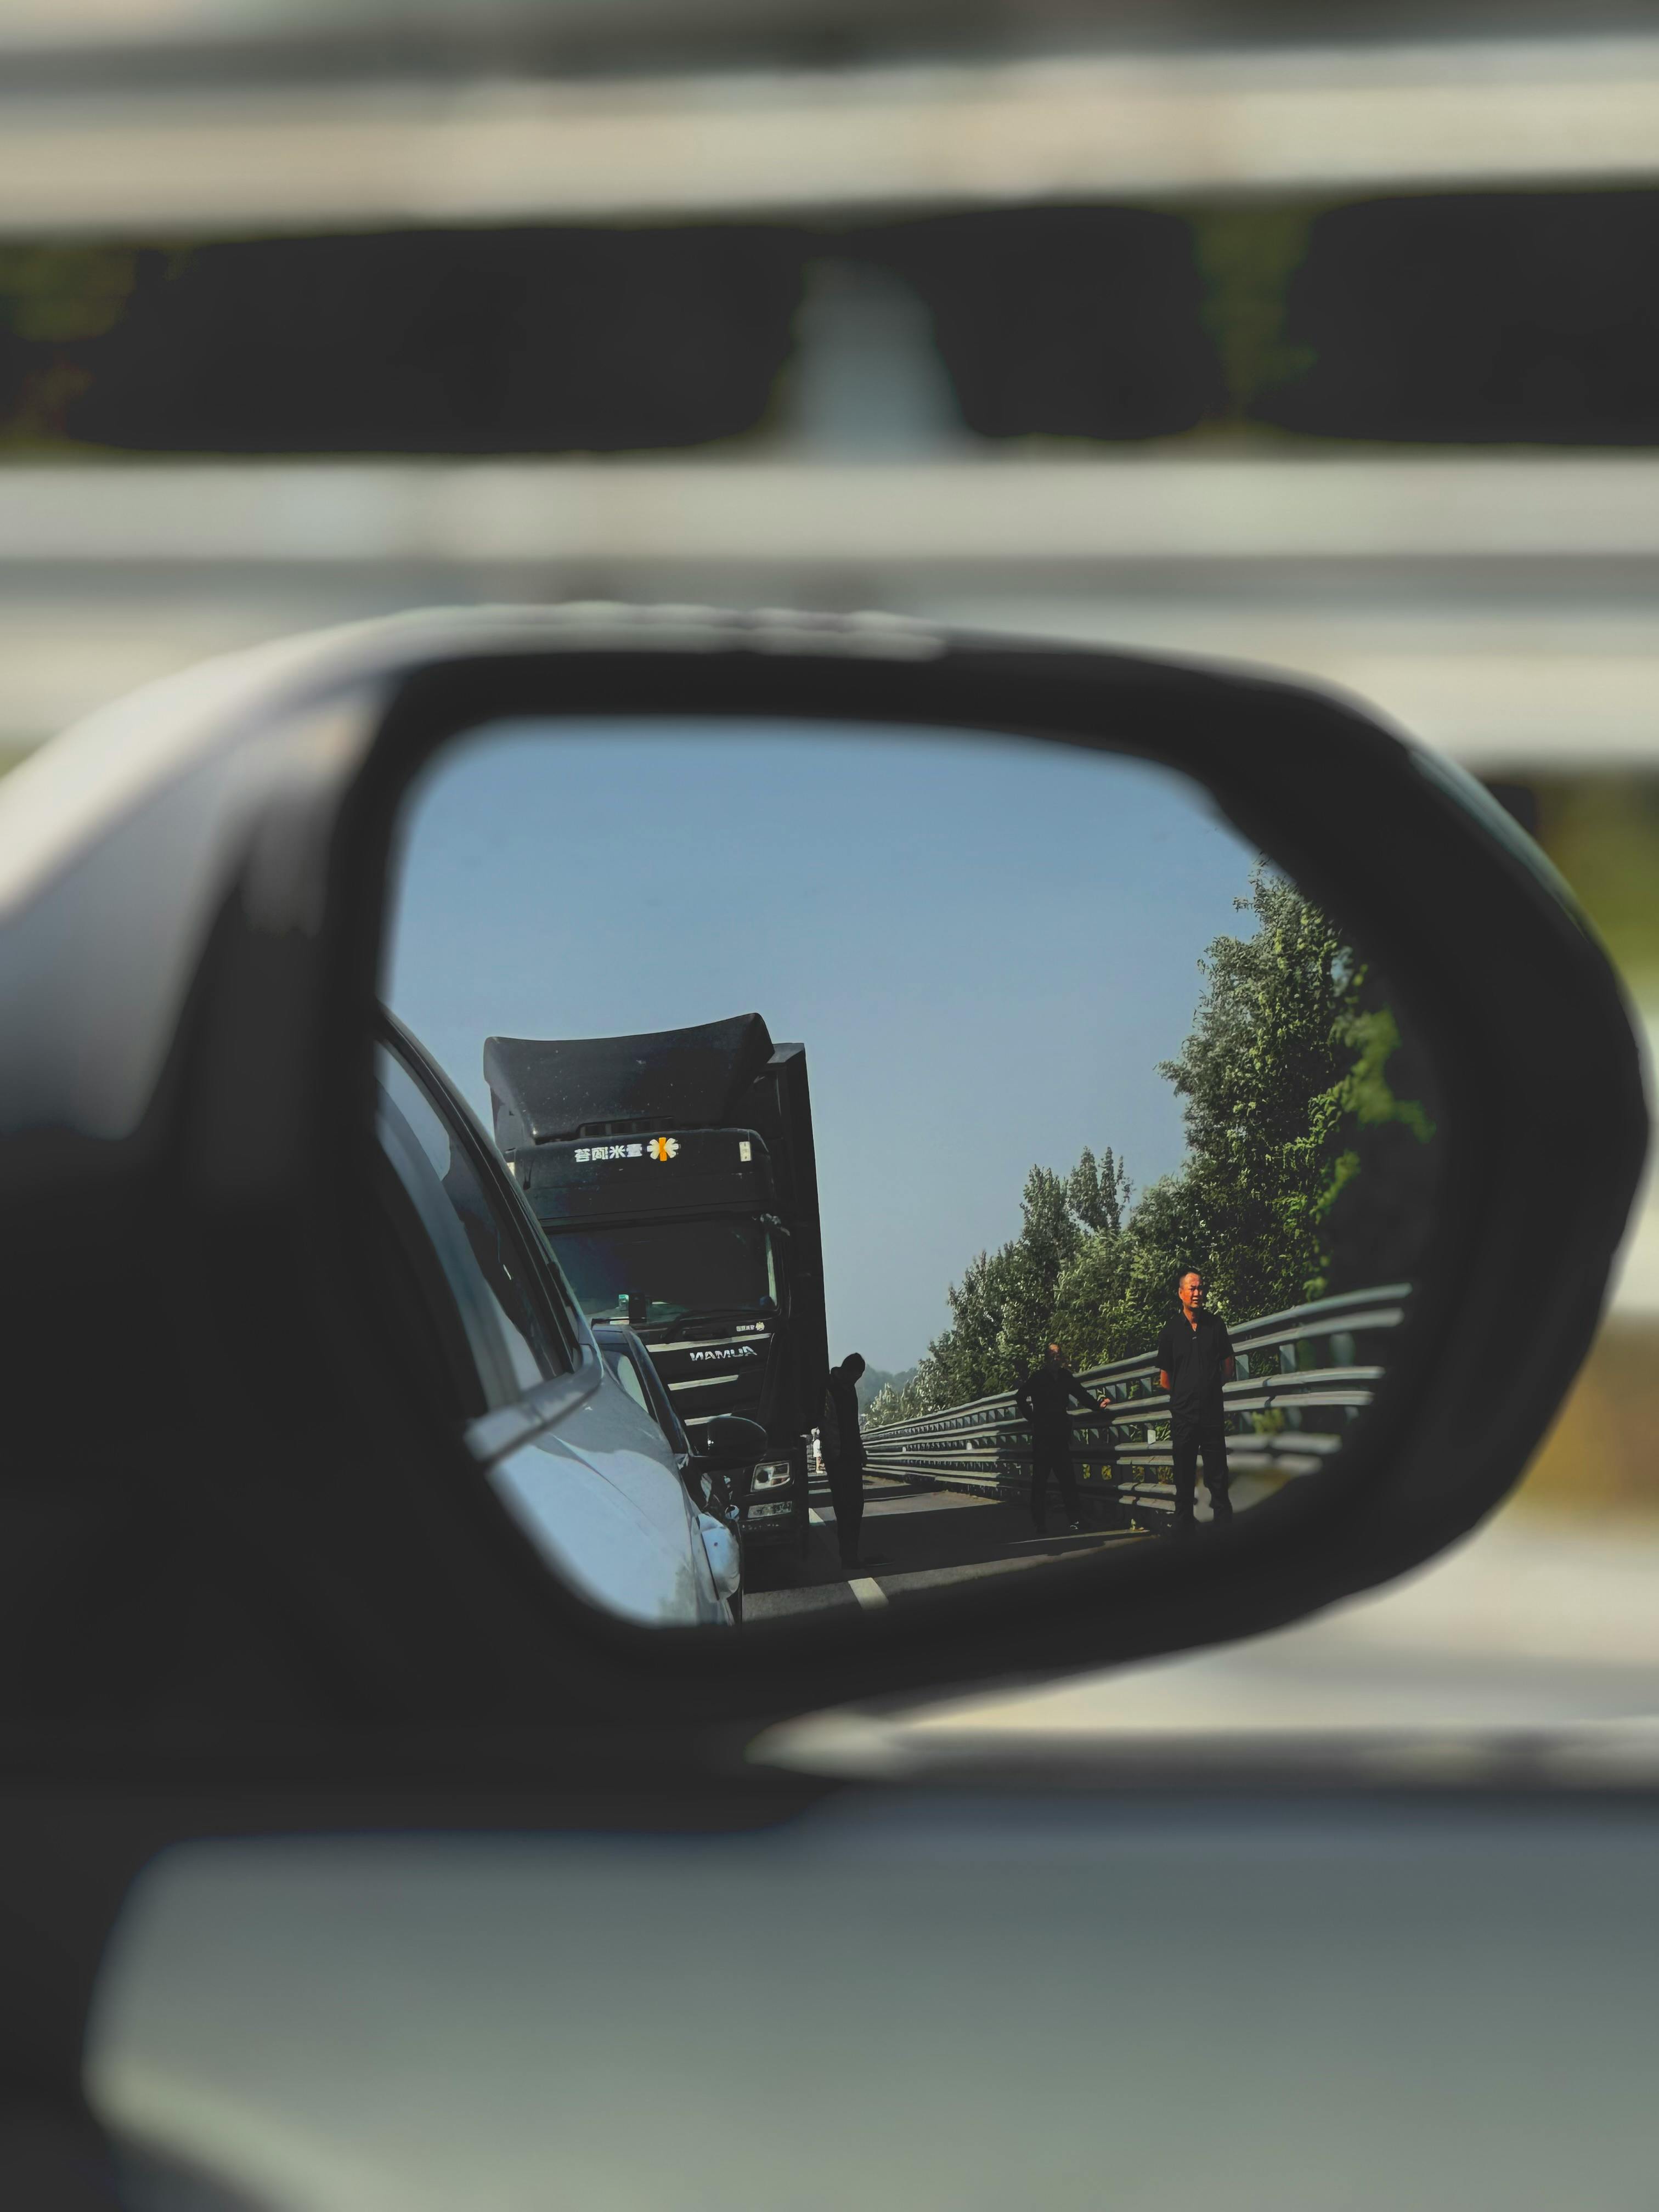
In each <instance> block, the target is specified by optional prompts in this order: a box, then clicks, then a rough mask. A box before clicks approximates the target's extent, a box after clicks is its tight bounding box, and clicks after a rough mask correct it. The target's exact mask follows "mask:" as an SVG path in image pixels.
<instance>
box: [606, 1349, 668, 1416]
mask: <svg viewBox="0 0 1659 2212" xmlns="http://www.w3.org/2000/svg"><path fill="white" fill-rule="evenodd" d="M611 1373H612V1374H613V1375H614V1376H616V1378H617V1382H618V1383H621V1384H622V1386H623V1389H624V1390H626V1391H627V1393H628V1395H629V1397H630V1398H631V1399H632V1400H633V1401H634V1403H635V1405H636V1406H637V1407H640V1408H641V1411H642V1412H643V1413H650V1414H651V1418H652V1419H653V1421H654V1420H655V1419H656V1418H657V1417H656V1414H655V1413H653V1412H652V1407H651V1401H650V1400H649V1398H647V1396H646V1395H645V1385H644V1383H641V1380H640V1370H639V1369H638V1368H637V1367H636V1366H635V1364H634V1360H633V1357H632V1355H631V1354H630V1353H629V1352H613V1353H612V1354H611Z"/></svg>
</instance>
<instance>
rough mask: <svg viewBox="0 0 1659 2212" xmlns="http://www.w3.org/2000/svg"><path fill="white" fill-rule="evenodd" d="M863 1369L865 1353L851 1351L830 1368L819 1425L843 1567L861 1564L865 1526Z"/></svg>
mask: <svg viewBox="0 0 1659 2212" xmlns="http://www.w3.org/2000/svg"><path fill="white" fill-rule="evenodd" d="M863 1372H864V1358H863V1355H862V1353H860V1352H848V1355H847V1357H846V1358H845V1359H843V1360H842V1363H841V1365H840V1366H839V1367H832V1368H831V1369H830V1370H829V1389H828V1390H826V1391H825V1393H824V1395H823V1419H822V1420H821V1421H820V1423H819V1426H818V1449H819V1450H820V1452H821V1453H822V1454H823V1471H824V1473H825V1474H827V1475H828V1476H829V1496H830V1499H831V1502H832V1503H833V1504H834V1506H835V1509H836V1549H837V1550H838V1551H839V1552H840V1553H841V1563H842V1566H844V1567H855V1566H857V1565H858V1564H859V1533H860V1530H861V1529H862V1528H863V1526H864V1464H865V1462H864V1438H863V1437H862V1436H861V1435H860V1432H859V1389H858V1386H859V1377H860V1376H861V1375H862V1374H863Z"/></svg>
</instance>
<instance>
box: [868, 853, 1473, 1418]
mask: <svg viewBox="0 0 1659 2212" xmlns="http://www.w3.org/2000/svg"><path fill="white" fill-rule="evenodd" d="M1237 903H1238V907H1239V910H1240V912H1241V913H1244V914H1248V915H1249V916H1250V919H1251V921H1252V923H1253V925H1254V926H1253V927H1252V928H1251V929H1250V930H1249V933H1247V934H1240V935H1237V936H1223V937H1218V938H1217V939H1215V940H1214V942H1213V943H1212V945H1210V947H1209V949H1208V951H1206V954H1205V957H1204V958H1203V959H1202V960H1201V961H1200V963H1199V966H1200V974H1201V975H1202V977H1203V990H1202V994H1201V996H1200V1000H1199V1003H1198V1006H1197V1009H1196V1011H1195V1012H1194V1018H1193V1027H1192V1030H1191V1033H1190V1034H1189V1035H1188V1038H1187V1040H1186V1042H1185V1043H1184V1044H1183V1045H1182V1048H1181V1050H1180V1052H1179V1053H1178V1054H1176V1057H1175V1059H1174V1060H1169V1061H1165V1062H1164V1064H1163V1065H1162V1066H1160V1068H1159V1070H1158V1073H1160V1074H1161V1075H1162V1076H1164V1079H1166V1080H1167V1081H1168V1082H1169V1083H1170V1085H1172V1086H1173V1088H1174V1090H1175V1091H1176V1096H1177V1097H1179V1098H1180V1099H1181V1100H1182V1103H1183V1109H1184V1121H1185V1127H1186V1136H1187V1154H1186V1158H1185V1159H1184V1160H1183V1162H1182V1165H1181V1167H1180V1168H1179V1169H1178V1170H1177V1171H1176V1173H1175V1174H1173V1175H1170V1176H1164V1177H1162V1178H1160V1179H1159V1180H1158V1182H1153V1183H1151V1184H1149V1185H1148V1186H1147V1188H1146V1189H1144V1190H1143V1191H1141V1192H1140V1194H1139V1196H1138V1197H1137V1196H1136V1194H1135V1193H1134V1191H1133V1187H1132V1186H1131V1183H1130V1181H1129V1177H1128V1174H1127V1170H1126V1169H1125V1167H1124V1164H1123V1162H1122V1160H1121V1158H1119V1156H1118V1155H1117V1154H1116V1153H1115V1152H1113V1150H1112V1149H1111V1147H1110V1146H1106V1147H1103V1150H1102V1152H1101V1153H1100V1155H1099V1157H1098V1158H1097V1157H1096V1155H1095V1154H1094V1152H1092V1151H1085V1152H1084V1154H1083V1157H1082V1158H1081V1159H1080V1160H1079V1162H1078V1164H1077V1165H1076V1166H1075V1167H1074V1168H1073V1170H1072V1171H1071V1172H1070V1174H1069V1175H1066V1176H1061V1175H1058V1174H1056V1173H1054V1170H1051V1169H1048V1168H1043V1167H1033V1168H1032V1170H1030V1174H1029V1175H1028V1176H1027V1177H1026V1179H1025V1188H1024V1194H1022V1198H1021V1201H1020V1212H1021V1221H1020V1229H1019V1233H1018V1236H1017V1237H1013V1238H1012V1240H1011V1241H1010V1242H1009V1243H1006V1244H1005V1245H1003V1246H1002V1247H1001V1248H1000V1249H999V1250H997V1251H994V1252H981V1253H978V1254H977V1255H975V1257H974V1259H973V1260H971V1261H969V1264H968V1266H967V1267H966V1268H965V1269H964V1270H963V1274H962V1278H961V1280H960V1281H959V1282H957V1283H953V1284H952V1285H951V1286H950V1288H949V1290H948V1291H947V1292H946V1294H945V1295H946V1299H947V1302H948V1304H949V1306H950V1312H951V1320H950V1324H949V1326H948V1327H947V1328H945V1330H944V1331H943V1333H942V1334H940V1335H939V1336H937V1337H935V1338H934V1340H933V1342H932V1344H930V1345H929V1346H928V1348H927V1352H926V1354H925V1356H924V1357H923V1358H922V1360H921V1363H920V1364H919V1366H918V1367H917V1369H916V1370H915V1375H914V1376H912V1377H911V1378H910V1379H909V1381H908V1383H905V1384H904V1385H903V1386H902V1388H900V1389H889V1390H885V1391H884V1392H883V1393H882V1394H881V1395H879V1397H878V1398H877V1399H876V1401H874V1402H873V1403H872V1407H871V1409H870V1418H871V1422H872V1425H876V1426H879V1425H882V1424H883V1423H885V1422H891V1421H897V1420H906V1419H915V1417H916V1416H917V1415H919V1414H921V1413H927V1412H930V1411H932V1410H933V1408H934V1407H939V1406H948V1405H959V1404H961V1403H962V1402H963V1401H965V1400H969V1399H973V1398H979V1397H985V1396H988V1395H992V1394H993V1393H995V1392H999V1391H1003V1390H1007V1389H1012V1387H1013V1386H1014V1384H1015V1383H1018V1380H1019V1379H1020V1377H1021V1376H1023V1375H1024V1373H1025V1372H1026V1371H1027V1370H1028V1369H1029V1368H1030V1366H1031V1365H1032V1364H1033V1363H1034V1362H1035V1361H1036V1359H1038V1358H1040V1357H1041V1356H1042V1347H1043V1346H1044V1345H1045V1344H1047V1343H1048V1342H1050V1341H1051V1340H1058V1341H1059V1343H1060V1347H1061V1350H1062V1352H1064V1354H1065V1356H1066V1359H1067V1361H1068V1362H1069V1363H1070V1364H1072V1365H1073V1367H1077V1368H1084V1367H1090V1366H1097V1365H1101V1364H1105V1363H1106V1362H1108V1361H1109V1360H1114V1359H1121V1358H1129V1357H1131V1356H1133V1354H1135V1353H1137V1352H1145V1351H1146V1350H1147V1349H1148V1348H1149V1347H1150V1346H1152V1344H1153V1343H1154V1342H1155V1341H1156V1340H1157V1338H1158V1333H1159V1331H1160V1330H1161V1329H1162V1328H1163V1326H1164V1322H1165V1321H1166V1320H1167V1318H1168V1317H1169V1314H1170V1309H1171V1303H1172V1298H1173V1292H1174V1285H1175V1280H1176V1274H1177V1272H1178V1271H1179V1269H1180V1268H1182V1267H1185V1266H1188V1265H1194V1266H1198V1267H1202V1268H1203V1270H1204V1272H1205V1274H1206V1277H1207V1279H1208V1280H1209V1283H1210V1285H1211V1289H1212V1303H1213V1304H1214V1305H1215V1306H1216V1307H1217V1309H1218V1310H1219V1311H1221V1312H1222V1313H1224V1314H1227V1315H1231V1316H1232V1317H1234V1318H1235V1319H1238V1320H1243V1319H1248V1318H1251V1317H1254V1316H1259V1315H1262V1314H1267V1313H1272V1312H1274V1311H1277V1310H1280V1309H1282V1308H1284V1307H1286V1306H1292V1305H1298V1304H1302V1303H1304V1301H1306V1300H1309V1299H1312V1298H1317V1297H1323V1296H1325V1295H1327V1294H1328V1293H1329V1292H1331V1291H1335V1290H1338V1289H1341V1288H1344V1287H1350V1286H1358V1285H1359V1284H1360V1283H1362V1282H1364V1281H1365V1280H1378V1279H1385V1278H1386V1277H1387V1276H1388V1275H1389V1274H1391V1273H1398V1272H1401V1270H1402V1269H1403V1267H1405V1266H1406V1265H1407V1262H1408V1260H1409V1256H1410V1250H1411V1247H1412V1244H1413V1240H1414V1238H1415V1237H1417V1235H1418V1234H1419V1233H1420V1227H1421V1223H1422V1220H1423V1218H1424V1212H1425V1208H1426V1206H1427V1205H1428V1203H1429V1202H1430V1200H1431V1188H1430V1184H1431V1158H1432V1156H1431V1146H1430V1139H1431V1137H1432V1135H1433V1124H1432V1122H1431V1119H1430V1117H1429V1115H1428V1112H1427V1111H1426V1109H1425V1106H1424V1104H1423V1103H1421V1100H1420V1099H1419V1098H1416V1097H1413V1098H1405V1099H1402V1098H1401V1097H1399V1096H1398V1095H1397V1092H1396V1090H1395V1082H1397V1081H1399V1080H1400V1079H1401V1077H1402V1074H1403V1075H1404V1076H1406V1077H1407V1078H1408V1079H1410V1080H1411V1081H1412V1083H1413V1087H1414V1088H1417V1089H1419V1090H1420V1089H1421V1088H1422V1087H1423V1085H1424V1081H1425V1071H1423V1070H1422V1069H1420V1068H1419V1067H1418V1066H1416V1065H1415V1064H1414V1055H1413V1054H1411V1053H1410V1052H1409V1051H1408V1050H1407V1048H1405V1047H1404V1046H1403V1045H1402V1042H1401V1031H1400V1027H1399V1024H1398V1022H1397V1020H1396V1018H1395V1014H1394V1012H1393V1011H1392V1009H1391V1007H1390V1006H1389V1004H1388V1003H1387V1001H1386V997H1385V995H1384V994H1383V986H1382V984H1381V982H1380V981H1379V979H1377V978H1376V976H1375V975H1373V974H1372V973H1371V971H1370V970H1369V969H1367V967H1366V966H1365V964H1364V963H1363V962H1362V961H1361V960H1360V959H1359V958H1358V957H1357V955H1356V954H1355V952H1354V951H1353V948H1352V946H1350V945H1347V944H1346V942H1345V941H1344V939H1343V937H1342V935H1341V933H1340V931H1339V930H1338V929H1337V927H1336V926H1335V925H1334V923H1333V922H1332V921H1330V920H1329V918H1328V916H1327V915H1324V914H1323V913H1322V912H1321V910H1320V909H1319V908H1317V907H1316V906H1315V905H1314V904H1313V903H1312V902H1311V901H1310V900H1309V899H1306V898H1304V896H1302V894H1301V893H1300V892H1298V891H1297V890H1295V889H1294V888H1293V887H1292V886H1291V884H1287V883H1286V882H1285V880H1284V879H1283V878H1281V877H1279V876H1277V875H1275V874H1273V872H1271V871H1270V870H1268V869H1267V868H1266V867H1260V868H1258V869H1257V870H1256V871H1255V873H1254V874H1253V876H1252V877H1251V879H1250V886H1249V896H1247V897H1245V898H1243V899H1241V900H1239V901H1238V902H1237ZM1391 1078H1392V1080H1391Z"/></svg>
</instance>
